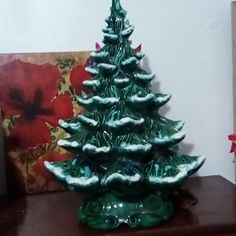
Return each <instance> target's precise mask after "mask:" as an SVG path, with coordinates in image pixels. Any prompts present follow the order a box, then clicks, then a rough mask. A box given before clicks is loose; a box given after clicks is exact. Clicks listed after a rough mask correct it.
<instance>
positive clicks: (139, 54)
mask: <svg viewBox="0 0 236 236" xmlns="http://www.w3.org/2000/svg"><path fill="white" fill-rule="evenodd" d="M135 56H136V57H137V58H138V59H139V60H141V59H142V58H144V57H145V54H144V53H143V52H136V54H135Z"/></svg>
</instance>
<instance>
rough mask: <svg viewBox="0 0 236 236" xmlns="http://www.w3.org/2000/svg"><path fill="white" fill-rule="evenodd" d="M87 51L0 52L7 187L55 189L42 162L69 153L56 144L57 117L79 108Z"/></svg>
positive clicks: (58, 187)
mask: <svg viewBox="0 0 236 236" xmlns="http://www.w3.org/2000/svg"><path fill="white" fill-rule="evenodd" d="M87 63H90V60H89V52H71V53H30V54H4V55H0V91H1V92H0V105H1V110H2V122H1V123H2V127H3V131H4V132H3V133H4V134H3V136H4V147H5V148H4V149H5V163H6V176H7V183H8V191H9V192H10V193H18V194H19V193H20V194H25V193H27V194H29V193H38V192H48V191H57V190H61V189H62V187H61V185H60V184H58V183H57V182H55V181H54V180H53V178H52V176H51V175H50V174H49V173H48V172H47V171H46V170H45V168H44V165H43V162H44V161H45V160H47V161H61V160H66V159H68V158H71V155H72V154H71V153H68V152H66V151H65V150H64V149H61V148H60V147H59V146H58V145H57V141H58V140H59V139H61V138H63V137H65V135H66V134H65V133H64V131H63V130H62V129H61V128H60V127H59V126H58V121H59V120H60V119H67V118H71V117H74V116H76V115H77V114H80V113H81V112H83V111H82V108H81V107H79V106H78V104H77V103H76V102H75V101H76V94H77V93H79V92H81V91H83V90H84V87H83V83H82V82H83V80H86V79H89V78H90V74H88V73H87V72H86V71H85V69H84V68H85V66H86V64H87Z"/></svg>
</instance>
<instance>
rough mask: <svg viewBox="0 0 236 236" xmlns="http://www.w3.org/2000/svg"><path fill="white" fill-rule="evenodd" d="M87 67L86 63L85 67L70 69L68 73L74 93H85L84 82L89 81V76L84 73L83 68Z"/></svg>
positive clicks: (77, 66)
mask: <svg viewBox="0 0 236 236" xmlns="http://www.w3.org/2000/svg"><path fill="white" fill-rule="evenodd" d="M86 66H87V63H86V64H85V66H83V65H76V66H75V67H73V68H72V70H71V73H70V82H71V85H72V87H73V88H74V89H75V90H76V92H79V93H80V92H81V91H86V88H85V87H84V85H83V81H84V80H89V79H90V78H91V75H90V74H89V73H88V72H87V71H85V67H86Z"/></svg>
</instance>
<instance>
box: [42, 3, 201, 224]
mask: <svg viewBox="0 0 236 236" xmlns="http://www.w3.org/2000/svg"><path fill="white" fill-rule="evenodd" d="M106 22H107V27H106V28H105V29H104V30H103V32H104V41H103V42H104V47H103V48H101V49H100V50H99V51H96V52H93V53H91V60H90V61H91V62H92V63H91V64H90V65H89V66H88V67H87V68H86V70H87V71H88V72H89V73H91V74H92V75H93V78H92V79H91V80H87V81H84V85H85V86H86V87H88V89H89V90H90V91H91V92H90V93H87V94H86V93H82V94H81V95H80V96H78V97H77V101H78V103H79V104H80V105H82V106H84V107H85V108H86V112H85V113H84V114H83V115H78V116H76V117H74V118H72V119H69V120H60V122H59V124H60V126H61V127H62V128H63V129H65V130H66V131H67V132H68V133H69V137H68V138H66V139H64V140H60V141H59V142H58V144H59V145H60V146H61V147H63V148H65V149H67V150H69V151H71V152H72V153H75V156H74V158H73V160H69V161H65V162H58V163H55V162H45V166H46V168H47V169H48V170H49V171H50V172H51V173H53V174H54V175H55V176H56V177H57V178H58V180H59V181H61V182H62V183H63V184H64V185H66V186H67V187H68V188H69V189H71V190H74V191H83V192H86V193H87V194H89V195H93V196H94V197H93V199H92V200H91V199H90V200H88V201H87V202H86V203H85V205H84V206H82V208H81V210H80V214H79V217H80V219H81V221H82V222H83V223H86V224H88V225H89V226H90V227H92V228H98V229H108V228H116V227H118V226H119V225H120V224H128V225H130V226H131V227H149V226H153V225H155V224H159V223H160V222H161V221H163V220H166V219H168V218H169V217H170V215H171V214H172V211H173V208H172V205H171V204H170V203H168V199H166V198H165V199H164V198H163V194H164V195H165V197H166V196H168V195H169V194H170V193H171V192H172V191H174V190H175V189H177V188H179V187H180V186H181V185H182V184H183V182H184V181H185V180H186V179H187V177H188V176H189V175H191V174H193V173H194V172H195V171H197V170H198V169H199V168H200V167H201V165H202V164H203V162H204V160H205V158H204V157H201V156H188V155H184V154H181V152H180V151H179V149H178V143H179V142H181V141H182V140H183V139H184V137H185V133H184V132H182V131H181V129H182V127H183V125H184V123H183V122H182V121H173V120H170V119H167V118H165V117H163V116H161V115H160V114H159V113H158V111H159V108H160V107H162V106H163V105H165V104H166V103H167V102H168V101H169V100H170V98H171V96H170V95H165V94H162V93H160V92H153V91H152V90H151V89H150V88H149V85H150V82H151V81H152V80H153V79H154V77H155V75H154V74H149V73H147V72H146V71H145V70H143V69H142V68H140V66H139V62H140V60H141V59H142V58H143V57H144V54H143V53H142V52H140V51H139V50H135V49H133V48H132V47H131V42H130V40H129V36H130V35H131V34H132V32H133V30H134V27H133V26H132V25H130V24H129V22H128V21H127V20H126V12H125V11H124V10H123V8H122V7H121V5H120V1H119V0H113V1H112V7H111V15H110V16H109V17H108V18H107V19H106ZM150 199H151V200H152V201H153V202H152V203H150V201H151V200H150ZM146 202H148V204H147V205H146ZM97 203H99V207H97V206H96V207H95V205H96V204H97ZM119 204H120V205H119ZM151 204H153V206H155V207H153V209H152V210H151V211H150V205H151ZM121 205H122V207H115V206H121ZM93 206H94V211H93ZM140 206H142V207H140ZM130 219H131V221H130ZM111 222H112V223H111ZM130 222H131V223H130ZM132 222H133V223H132Z"/></svg>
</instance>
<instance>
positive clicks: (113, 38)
mask: <svg viewBox="0 0 236 236" xmlns="http://www.w3.org/2000/svg"><path fill="white" fill-rule="evenodd" d="M118 38H119V35H117V34H108V33H105V34H104V39H105V40H111V41H116V40H117V39H118Z"/></svg>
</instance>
